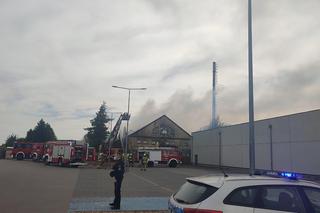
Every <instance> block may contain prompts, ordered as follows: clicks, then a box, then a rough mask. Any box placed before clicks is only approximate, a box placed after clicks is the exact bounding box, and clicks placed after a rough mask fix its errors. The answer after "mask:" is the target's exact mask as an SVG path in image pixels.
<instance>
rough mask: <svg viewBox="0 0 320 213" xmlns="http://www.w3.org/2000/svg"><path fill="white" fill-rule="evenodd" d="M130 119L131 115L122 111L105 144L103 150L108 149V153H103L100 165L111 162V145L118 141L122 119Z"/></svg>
mask: <svg viewBox="0 0 320 213" xmlns="http://www.w3.org/2000/svg"><path fill="white" fill-rule="evenodd" d="M129 119H130V115H129V114H128V113H126V112H125V113H122V114H121V115H120V117H119V119H118V121H117V123H116V125H115V126H114V127H113V129H112V131H111V133H110V135H109V137H108V138H107V140H106V142H105V144H104V146H103V151H105V150H106V149H108V151H107V154H105V153H102V159H101V162H100V165H99V166H100V167H101V166H102V165H103V164H104V163H106V162H109V160H110V157H111V147H112V144H113V143H114V142H115V141H116V139H117V135H118V133H119V130H120V126H121V122H122V121H128V120H129Z"/></svg>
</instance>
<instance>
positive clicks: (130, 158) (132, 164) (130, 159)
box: [128, 153, 134, 167]
mask: <svg viewBox="0 0 320 213" xmlns="http://www.w3.org/2000/svg"><path fill="white" fill-rule="evenodd" d="M128 161H129V166H132V167H133V166H134V163H133V155H132V153H129V154H128Z"/></svg>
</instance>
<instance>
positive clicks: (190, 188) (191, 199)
mask: <svg viewBox="0 0 320 213" xmlns="http://www.w3.org/2000/svg"><path fill="white" fill-rule="evenodd" d="M217 190H218V188H216V187H213V186H209V185H206V184H203V183H199V182H195V181H190V180H188V181H187V182H186V183H185V184H183V185H182V186H181V187H180V189H179V191H178V192H177V193H176V194H175V195H174V196H173V197H174V199H175V200H176V201H177V202H178V203H183V204H195V203H199V202H202V201H203V200H205V199H207V198H208V197H209V196H211V195H212V194H213V193H215V192H216V191H217Z"/></svg>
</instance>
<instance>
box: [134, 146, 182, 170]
mask: <svg viewBox="0 0 320 213" xmlns="http://www.w3.org/2000/svg"><path fill="white" fill-rule="evenodd" d="M144 153H147V154H148V156H149V161H148V167H153V166H157V165H159V164H164V165H168V166H169V167H177V166H178V165H179V164H181V163H182V154H181V152H180V151H179V150H178V149H177V148H176V147H152V148H148V147H139V148H138V150H137V155H136V159H139V161H141V159H142V158H143V155H144Z"/></svg>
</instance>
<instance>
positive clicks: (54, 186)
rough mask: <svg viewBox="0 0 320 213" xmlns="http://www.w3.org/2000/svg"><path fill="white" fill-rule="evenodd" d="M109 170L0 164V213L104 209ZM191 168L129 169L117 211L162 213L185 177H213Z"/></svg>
mask: <svg viewBox="0 0 320 213" xmlns="http://www.w3.org/2000/svg"><path fill="white" fill-rule="evenodd" d="M109 171H110V170H105V169H95V168H78V169H76V168H60V167H54V166H45V165H43V164H42V163H35V162H32V161H16V160H0V207H1V210H0V212H1V213H15V212H19V213H21V212H25V213H28V212H32V213H34V212H41V213H42V212H43V213H51V212H52V213H57V212H59V213H60V212H77V211H86V210H99V211H103V210H109V206H108V203H109V202H111V201H112V199H113V182H114V180H113V179H112V178H111V177H109ZM217 172H219V171H216V170H209V169H197V168H149V169H148V170H147V171H140V169H139V168H129V171H128V172H126V173H125V177H124V180H123V185H122V198H123V199H122V204H121V208H122V209H123V210H147V209H148V210H160V209H165V208H167V199H168V197H169V196H170V195H171V194H172V193H173V192H175V191H176V190H177V189H178V188H179V187H180V185H181V184H182V183H184V181H185V178H186V177H190V176H199V175H206V174H209V173H217Z"/></svg>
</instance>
